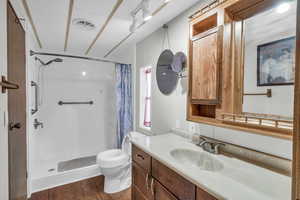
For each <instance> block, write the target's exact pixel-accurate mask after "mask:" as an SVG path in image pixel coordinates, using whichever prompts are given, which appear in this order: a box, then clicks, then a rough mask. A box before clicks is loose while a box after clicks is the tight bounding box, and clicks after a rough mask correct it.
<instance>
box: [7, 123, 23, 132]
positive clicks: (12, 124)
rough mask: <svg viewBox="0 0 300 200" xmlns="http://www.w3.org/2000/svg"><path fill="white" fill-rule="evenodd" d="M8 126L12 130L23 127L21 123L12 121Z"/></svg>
mask: <svg viewBox="0 0 300 200" xmlns="http://www.w3.org/2000/svg"><path fill="white" fill-rule="evenodd" d="M8 128H9V130H10V131H12V130H14V129H20V128H21V123H19V122H18V123H14V122H11V123H9V125H8Z"/></svg>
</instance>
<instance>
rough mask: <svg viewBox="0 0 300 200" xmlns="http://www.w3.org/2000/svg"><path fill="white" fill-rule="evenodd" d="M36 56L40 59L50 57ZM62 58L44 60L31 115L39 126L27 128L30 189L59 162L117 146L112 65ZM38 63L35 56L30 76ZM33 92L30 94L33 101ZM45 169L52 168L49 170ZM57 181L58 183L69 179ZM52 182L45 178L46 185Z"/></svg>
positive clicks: (35, 75) (36, 188) (34, 71)
mask: <svg viewBox="0 0 300 200" xmlns="http://www.w3.org/2000/svg"><path fill="white" fill-rule="evenodd" d="M38 57H39V58H41V59H42V60H43V61H48V60H50V59H53V58H54V57H48V56H38ZM62 59H63V62H62V63H52V64H50V65H48V66H43V67H45V70H44V86H43V87H42V88H41V93H42V94H43V101H42V105H41V106H40V108H39V111H38V112H37V113H36V114H35V115H33V119H34V118H37V119H38V120H39V121H41V122H42V123H43V124H44V127H43V128H39V129H38V130H35V131H32V132H31V133H30V134H31V137H30V138H31V139H30V143H31V144H30V145H31V148H30V155H31V159H30V160H31V162H32V164H31V166H32V167H31V178H32V180H33V190H40V189H41V188H43V187H48V185H49V184H48V183H43V178H45V177H50V176H53V175H57V174H58V173H57V171H56V169H57V164H58V162H60V161H66V160H71V159H74V158H80V157H86V156H92V155H97V154H98V153H99V152H102V151H104V150H107V149H110V148H114V147H116V103H115V102H116V101H115V67H114V65H113V64H109V63H101V62H96V61H88V60H80V59H73V58H62ZM39 65H40V64H39V63H38V62H35V66H34V67H33V68H32V77H34V78H33V79H34V80H35V81H37V74H38V73H37V72H38V70H37V69H38V67H39ZM33 97H34V95H33V94H32V95H31V102H32V106H33V102H34V98H33ZM59 101H75V102H77V101H93V102H94V104H93V105H63V106H60V105H58V102H59ZM50 169H54V171H51V172H49V171H48V170H50ZM94 171H95V169H94ZM79 179H80V177H79ZM36 180H38V183H37V182H36ZM56 182H57V183H58V184H62V183H63V182H68V181H67V180H60V181H56ZM41 184H42V185H43V186H41ZM47 184H48V185H47ZM53 184H56V183H52V185H51V183H50V185H49V186H53Z"/></svg>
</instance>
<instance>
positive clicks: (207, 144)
mask: <svg viewBox="0 0 300 200" xmlns="http://www.w3.org/2000/svg"><path fill="white" fill-rule="evenodd" d="M194 137H195V136H194ZM198 137H199V142H197V143H195V142H194V144H196V145H197V146H199V147H201V148H202V149H203V150H204V151H206V152H209V153H212V154H220V146H225V144H223V143H219V142H213V141H208V140H207V139H206V138H205V137H203V136H200V135H199V136H198Z"/></svg>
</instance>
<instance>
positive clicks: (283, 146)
mask: <svg viewBox="0 0 300 200" xmlns="http://www.w3.org/2000/svg"><path fill="white" fill-rule="evenodd" d="M202 3H203V1H201V3H200V2H199V3H198V4H197V5H195V6H193V7H192V8H191V9H189V10H187V11H186V12H184V13H183V14H181V15H179V16H178V17H176V18H175V19H173V20H172V21H171V22H169V23H168V26H169V35H170V42H171V50H172V51H173V52H174V53H176V52H178V51H183V52H185V53H186V54H187V50H188V30H189V26H188V16H189V15H190V14H192V13H193V12H194V11H195V10H196V9H198V8H199V7H200V6H201V4H202ZM162 41H163V30H162V29H159V30H157V31H156V32H154V33H152V34H151V35H149V36H148V37H147V38H146V39H144V40H143V41H141V42H139V43H138V44H137V46H136V97H135V98H136V100H138V99H139V89H140V88H139V68H141V67H145V66H153V67H154V70H153V79H152V88H153V90H152V133H153V134H162V133H165V132H167V131H169V130H171V129H173V128H179V129H182V130H184V131H189V130H190V129H191V128H193V129H195V131H191V132H200V133H201V134H203V135H207V136H210V137H214V138H216V139H220V140H224V141H227V142H230V143H233V144H239V145H243V146H246V147H249V148H253V149H257V150H259V151H263V152H266V153H271V154H275V155H278V156H282V157H286V158H291V154H292V143H291V141H287V140H281V139H277V138H272V137H266V136H261V135H257V134H253V133H246V132H241V131H234V130H229V129H224V128H219V127H214V126H208V125H204V124H195V123H191V122H187V121H186V95H187V79H182V80H181V81H180V83H178V86H177V88H176V90H175V91H174V92H173V93H172V94H171V95H169V96H165V95H162V94H161V93H160V92H159V89H158V87H157V83H156V78H155V74H156V70H155V68H156V64H157V59H158V57H159V54H160V53H161V51H162ZM139 107H140V106H139V102H136V105H135V108H136V115H138V113H140V112H139ZM136 119H137V120H138V119H139V117H138V116H136ZM138 124H139V123H136V129H137V130H139V131H143V132H145V133H146V131H144V130H142V129H141V128H140V127H139V126H138Z"/></svg>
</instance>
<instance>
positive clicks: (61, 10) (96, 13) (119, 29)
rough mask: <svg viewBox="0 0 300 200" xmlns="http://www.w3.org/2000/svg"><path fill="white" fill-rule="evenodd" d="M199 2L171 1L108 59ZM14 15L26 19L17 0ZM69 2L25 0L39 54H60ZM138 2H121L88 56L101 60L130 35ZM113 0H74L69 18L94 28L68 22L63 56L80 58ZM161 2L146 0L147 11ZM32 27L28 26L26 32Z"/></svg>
mask: <svg viewBox="0 0 300 200" xmlns="http://www.w3.org/2000/svg"><path fill="white" fill-rule="evenodd" d="M198 1H199V0H172V1H171V2H170V3H169V4H168V5H167V6H165V7H164V8H163V9H162V10H161V11H160V12H159V13H158V14H157V15H155V16H154V17H153V18H152V19H151V20H150V21H148V22H147V23H146V24H145V25H144V26H142V27H141V28H140V29H139V30H137V31H136V32H135V33H134V34H133V35H132V36H131V37H130V38H129V39H128V40H126V42H124V43H123V44H122V45H121V46H120V47H119V48H118V49H116V51H114V52H113V53H112V54H111V56H113V55H114V54H117V53H118V52H121V51H122V50H124V49H126V48H128V47H129V46H130V45H133V44H134V43H136V42H138V41H140V40H142V39H143V38H145V37H146V36H147V35H149V34H151V33H152V32H154V31H155V30H157V29H158V28H160V27H161V26H162V25H163V24H164V23H167V22H168V21H170V20H171V19H172V18H174V17H176V16H177V15H179V14H180V13H181V12H183V11H184V10H186V9H188V8H189V7H191V6H192V5H194V4H195V3H197V2H198ZM11 2H12V4H13V6H14V8H15V9H16V11H17V13H18V14H19V15H21V16H22V17H24V18H26V14H25V11H24V7H23V5H22V3H21V1H20V0H11ZM69 2H70V1H69V0H51V1H49V0H27V4H28V7H29V10H30V12H31V15H32V19H33V22H34V25H35V26H36V30H37V33H38V36H39V38H40V40H41V43H42V46H43V48H42V49H38V50H39V51H43V52H64V43H65V38H66V28H67V24H68V23H67V20H68V11H69ZM140 2H141V0H124V1H123V3H122V4H121V6H120V7H119V8H118V10H117V11H116V13H115V15H114V16H113V17H112V19H111V21H110V22H109V24H108V25H107V27H106V28H105V30H104V31H103V33H102V34H101V35H100V37H99V39H98V40H97V42H96V43H95V46H94V47H93V48H92V49H91V51H90V53H89V54H88V56H93V57H103V56H104V55H105V54H107V52H109V51H110V50H111V49H112V48H113V47H114V46H115V45H117V44H118V43H119V42H120V41H121V40H122V39H124V38H125V37H126V36H127V35H128V34H129V33H130V32H129V26H130V25H131V20H132V19H131V16H130V12H131V11H132V10H134V9H135V8H136V6H137V5H138V4H139V3H140ZM116 3H117V0H75V1H74V7H73V13H72V19H71V22H72V20H73V19H76V18H84V19H87V20H89V21H91V22H93V23H94V24H95V25H96V28H95V29H94V30H91V31H86V30H82V29H80V28H78V27H76V26H74V25H72V23H71V27H70V34H69V40H68V47H67V51H66V52H64V53H67V54H76V55H83V54H84V53H85V51H86V50H87V48H88V47H89V46H90V44H91V43H92V41H93V40H94V39H95V37H96V35H97V33H98V32H99V30H100V29H101V27H102V26H103V24H104V23H105V21H106V19H107V17H108V16H109V14H110V12H111V11H112V9H113V7H114V5H115V4H116ZM163 4H164V0H150V10H151V12H153V11H154V10H156V9H157V8H159V7H160V6H161V5H163ZM31 28H32V27H31V26H30V29H31Z"/></svg>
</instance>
